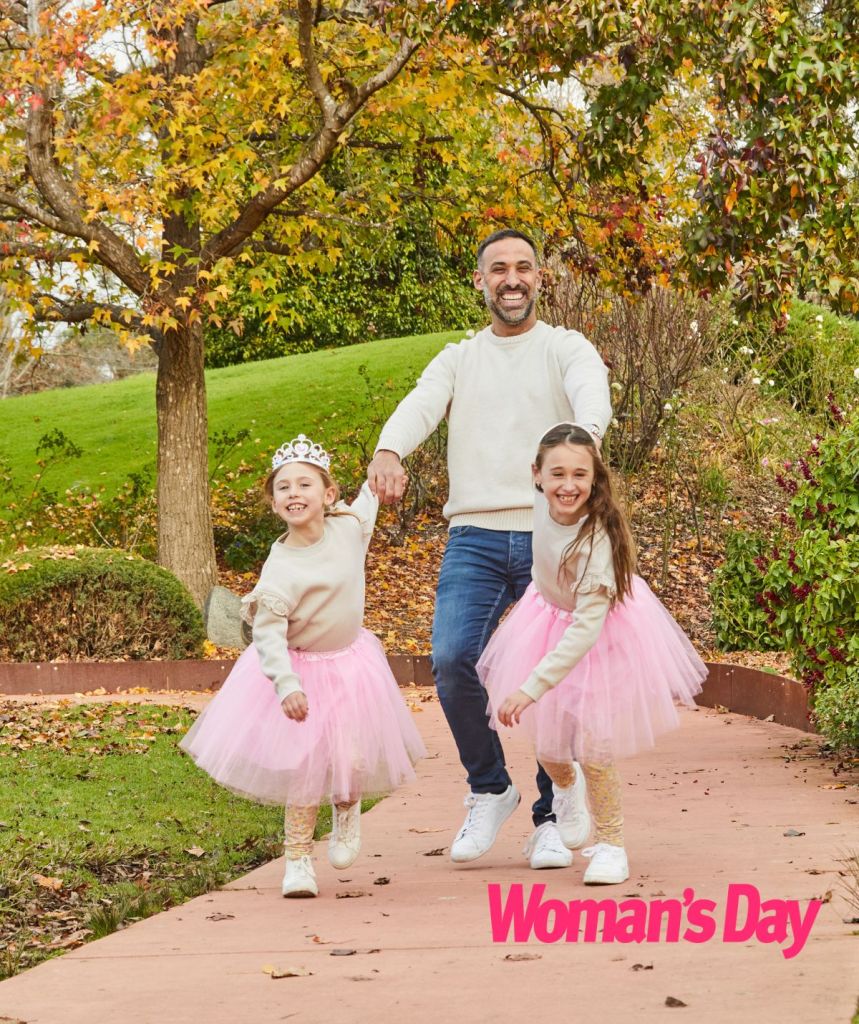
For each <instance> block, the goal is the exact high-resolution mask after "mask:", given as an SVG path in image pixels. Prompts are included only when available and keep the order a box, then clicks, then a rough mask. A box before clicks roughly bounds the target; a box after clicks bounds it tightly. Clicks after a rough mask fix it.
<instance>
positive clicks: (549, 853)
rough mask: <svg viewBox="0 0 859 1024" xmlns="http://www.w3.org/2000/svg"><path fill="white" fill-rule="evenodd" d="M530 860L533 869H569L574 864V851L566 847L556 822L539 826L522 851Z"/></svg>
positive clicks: (547, 822) (546, 822)
mask: <svg viewBox="0 0 859 1024" xmlns="http://www.w3.org/2000/svg"><path fill="white" fill-rule="evenodd" d="M522 852H523V853H524V854H525V856H526V857H527V858H528V859H529V862H530V864H531V867H532V868H534V869H536V870H539V869H540V868H568V867H569V866H570V865H571V864H572V863H573V853H572V850H568V849H567V847H566V846H564V842H563V840H562V839H561V833H560V832H559V831H558V826H557V825H556V824H555V822H554V821H544V822H543V824H542V825H538V826H537V828H536V829H535V830H534V832H533V833H532V834H531V838H530V839H529V840H528V842H527V843H526V844H525V849H524V850H523V851H522Z"/></svg>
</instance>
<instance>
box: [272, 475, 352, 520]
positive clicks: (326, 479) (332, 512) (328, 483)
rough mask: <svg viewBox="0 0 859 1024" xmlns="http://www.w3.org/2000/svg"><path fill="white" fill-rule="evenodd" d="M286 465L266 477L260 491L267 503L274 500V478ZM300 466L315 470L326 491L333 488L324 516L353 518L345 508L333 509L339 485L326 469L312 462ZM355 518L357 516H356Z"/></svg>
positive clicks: (338, 493) (338, 495) (336, 500)
mask: <svg viewBox="0 0 859 1024" xmlns="http://www.w3.org/2000/svg"><path fill="white" fill-rule="evenodd" d="M286 465H288V463H286V462H284V463H282V464H281V465H280V466H278V467H277V469H273V470H271V472H270V473H269V474H268V476H267V477H266V478H265V480H264V481H263V485H262V489H263V493H264V494H265V496H266V498H267V499H268V502H269V503H271V501H272V500H273V499H274V478H275V477H276V476H277V474H278V473H279V472H280V471H281V470H282V469H283V467H284V466H286ZM302 465H306V466H310V468H311V469H315V470H316V472H317V473H318V474H319V475H320V477H321V478H322V485H323V487H325V489H326V490H328V488H329V487H333V488H334V501H333V502H332V503H331V504H330V505H326V506H325V511H324V513H323V514H324V515H326V516H354V515H355V513H354V512H351V511H350V510H349V509H347V508H334V505H336V504H337V502H338V501H339V500H340V485H339V484H338V483H337V481H336V480H335V479H334V477H333V476H332V475H331V474H330V473H329V472H328V470H327V469H323V468H322V467H321V466H315V465H314V464H313V463H312V462H306V463H302ZM356 518H357V516H356Z"/></svg>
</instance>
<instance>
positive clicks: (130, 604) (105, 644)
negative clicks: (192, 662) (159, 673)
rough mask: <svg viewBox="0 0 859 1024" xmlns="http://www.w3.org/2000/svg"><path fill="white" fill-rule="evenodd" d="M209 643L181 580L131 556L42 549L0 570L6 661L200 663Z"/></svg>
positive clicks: (0, 651)
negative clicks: (156, 660)
mask: <svg viewBox="0 0 859 1024" xmlns="http://www.w3.org/2000/svg"><path fill="white" fill-rule="evenodd" d="M204 640H205V631H204V629H203V620H202V617H201V615H200V612H199V610H198V609H197V607H196V605H195V604H194V602H193V600H192V598H191V595H190V594H189V593H188V592H187V591H186V590H185V588H184V587H183V586H182V584H181V583H180V582H179V581H178V580H177V579H176V578H175V576H173V575H172V574H171V573H169V572H167V570H166V569H162V568H160V567H159V566H157V565H154V564H153V563H152V562H147V561H145V560H144V559H142V558H138V557H136V556H134V555H129V554H128V553H126V552H123V551H117V550H113V549H105V548H62V547H53V548H36V549H33V550H30V551H25V552H19V553H18V554H16V555H15V556H14V557H13V558H11V559H9V560H8V561H6V562H4V563H3V564H2V565H0V660H2V661H125V660H139V659H144V658H194V657H200V656H201V655H202V652H203V641H204Z"/></svg>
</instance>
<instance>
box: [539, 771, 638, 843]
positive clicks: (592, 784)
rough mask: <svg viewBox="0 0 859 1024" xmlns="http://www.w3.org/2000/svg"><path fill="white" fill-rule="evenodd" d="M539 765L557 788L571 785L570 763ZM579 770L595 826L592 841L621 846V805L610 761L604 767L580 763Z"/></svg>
mask: <svg viewBox="0 0 859 1024" xmlns="http://www.w3.org/2000/svg"><path fill="white" fill-rule="evenodd" d="M542 764H543V767H544V768H545V769H546V772H547V773H548V775H549V778H550V779H551V780H552V782H554V783H555V785H556V786H558V787H560V788H561V789H566V787H567V786H571V785H572V784H573V782H575V779H576V776H575V770H574V768H573V766H572V765H571V764H551V763H547V762H546V761H543V762H542ZM581 767H582V770H583V771H584V773H585V779H586V780H587V783H588V801H589V803H590V805H591V813H592V815H593V819H594V825H595V826H596V838H595V839H594V842H595V843H611V844H612V845H613V846H623V803H622V798H621V788H620V775H619V773H618V770H617V768H616V767H615V765H614V763H613V762H611V761H608V762H606V763H605V764H583V765H582V766H581Z"/></svg>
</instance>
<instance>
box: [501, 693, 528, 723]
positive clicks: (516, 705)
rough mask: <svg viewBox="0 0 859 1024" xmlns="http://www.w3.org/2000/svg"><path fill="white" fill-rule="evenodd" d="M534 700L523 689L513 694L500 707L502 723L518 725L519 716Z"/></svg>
mask: <svg viewBox="0 0 859 1024" xmlns="http://www.w3.org/2000/svg"><path fill="white" fill-rule="evenodd" d="M533 703H534V701H533V700H532V699H531V698H530V697H529V696H528V695H527V694H526V693H523V692H522V691H521V690H517V691H516V692H515V693H513V694H511V695H510V696H509V697H508V698H507V700H505V701H504V703H503V704H502V705H501V707H500V708H499V709H498V721H499V722H500V723H501V724H502V725H518V724H519V716H520V715H521V714H522V712H523V711H524V710H525V708H529V707H530V706H531V705H532V704H533Z"/></svg>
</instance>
